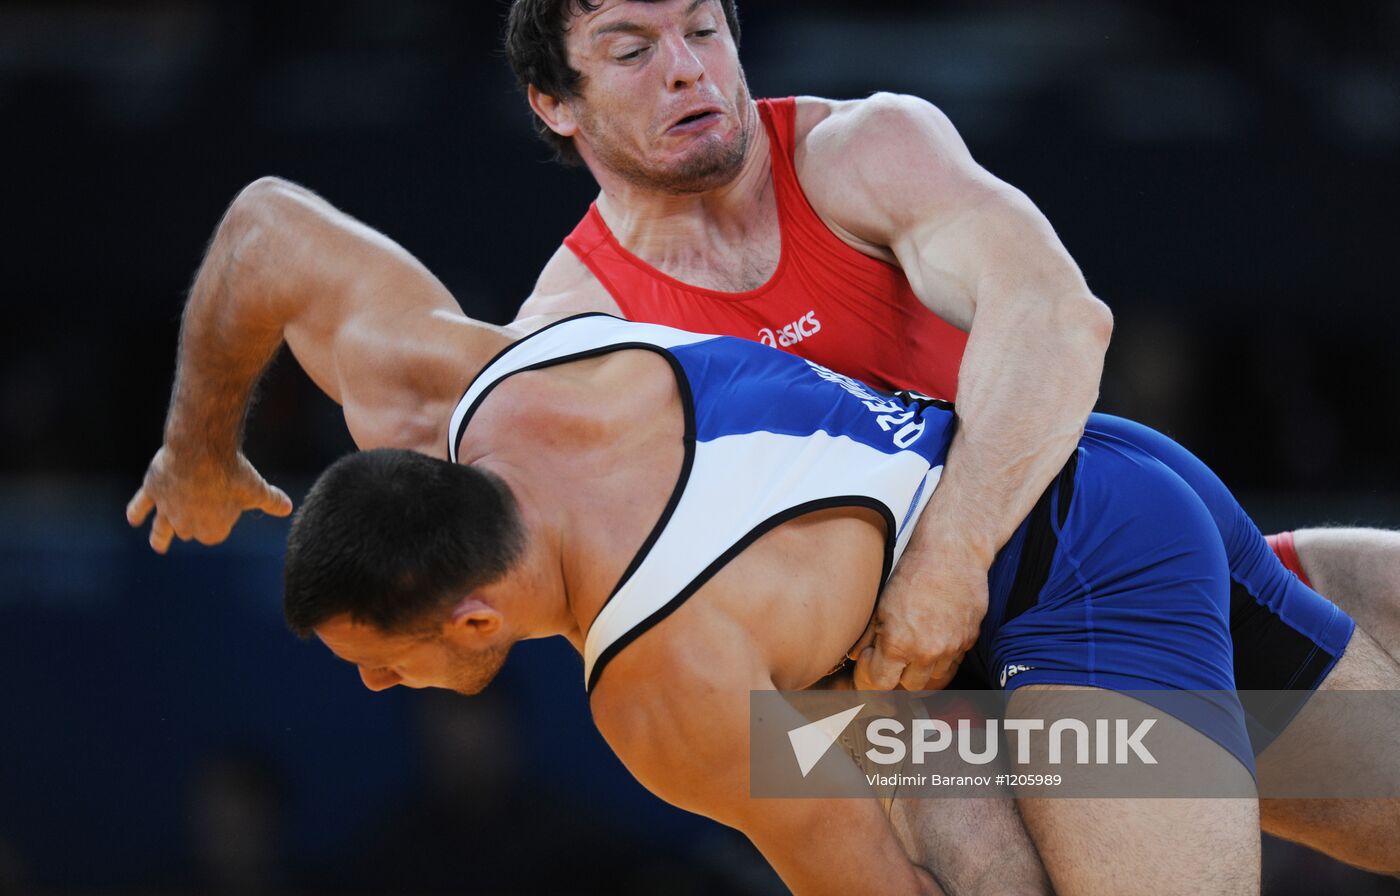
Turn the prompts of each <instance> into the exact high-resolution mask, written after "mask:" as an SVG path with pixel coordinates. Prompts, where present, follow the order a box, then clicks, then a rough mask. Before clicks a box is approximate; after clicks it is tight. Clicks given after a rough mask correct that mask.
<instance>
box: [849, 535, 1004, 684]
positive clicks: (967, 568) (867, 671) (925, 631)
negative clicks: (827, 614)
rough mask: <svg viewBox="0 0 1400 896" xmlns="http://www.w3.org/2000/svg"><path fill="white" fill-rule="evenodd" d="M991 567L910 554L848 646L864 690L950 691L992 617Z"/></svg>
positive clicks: (969, 559) (951, 555)
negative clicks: (989, 607)
mask: <svg viewBox="0 0 1400 896" xmlns="http://www.w3.org/2000/svg"><path fill="white" fill-rule="evenodd" d="M987 568H988V564H986V563H984V562H982V561H981V560H980V559H979V558H977V557H976V556H970V555H964V554H962V553H961V552H958V551H944V550H929V551H922V552H920V553H918V554H911V553H909V552H906V553H905V554H904V556H903V557H902V558H901V559H900V562H899V564H898V565H896V567H895V569H894V572H893V573H892V574H891V576H890V579H889V582H888V583H887V584H886V585H885V589H884V591H882V592H881V594H880V599H879V601H878V602H877V604H876V607H875V614H874V617H873V618H872V619H871V621H870V625H869V626H867V627H866V630H865V634H864V635H862V636H861V639H860V640H859V641H858V642H856V645H855V646H854V647H853V648H851V652H850V656H851V658H852V659H854V660H855V661H856V669H855V684H856V687H857V688H859V689H861V690H879V691H887V690H891V689H893V688H895V687H898V686H901V685H902V686H903V687H904V688H905V689H906V690H911V691H920V690H936V689H939V688H943V687H946V686H947V684H948V682H949V681H951V680H952V678H953V674H954V673H955V672H956V671H957V669H958V665H959V664H960V663H961V662H962V658H963V655H964V654H966V653H967V651H968V650H970V649H971V648H972V645H973V644H974V643H975V642H976V641H977V636H978V633H979V630H980V628H981V625H982V618H983V617H984V616H985V615H986V613H987V600H988V592H987Z"/></svg>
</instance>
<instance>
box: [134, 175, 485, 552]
mask: <svg viewBox="0 0 1400 896" xmlns="http://www.w3.org/2000/svg"><path fill="white" fill-rule="evenodd" d="M436 315H449V316H452V317H453V318H455V319H457V320H459V321H464V320H465V319H464V318H462V315H461V311H460V309H459V308H458V306H457V304H456V302H455V301H454V300H453V299H452V296H451V295H450V294H449V293H448V292H447V290H446V289H445V288H444V287H443V286H442V284H441V283H439V282H438V281H437V280H436V279H435V278H434V277H433V276H432V274H430V273H429V272H428V271H427V269H426V268H424V267H423V266H422V265H421V264H419V263H418V262H417V261H416V260H415V259H413V258H412V256H410V255H409V254H408V253H407V252H405V251H404V250H403V249H402V248H401V247H399V246H398V245H396V244H395V243H393V242H392V241H391V240H389V239H388V238H386V237H384V236H382V235H381V234H379V233H376V232H375V231H373V230H371V229H370V228H368V227H366V226H364V225H363V224H360V223H359V222H358V221H355V220H354V219H352V218H350V217H349V216H347V215H345V214H343V213H341V212H339V211H337V210H336V209H335V208H333V207H332V206H331V205H330V204H329V203H327V202H325V201H324V200H322V199H320V198H319V197H318V196H316V195H314V194H313V193H311V192H309V191H307V190H304V189H302V188H300V187H298V186H296V185H294V184H290V183H288V182H286V181H282V180H278V179H276V178H263V179H261V180H258V181H255V182H254V183H252V184H251V185H249V186H248V187H246V188H245V189H244V190H243V191H242V192H241V193H240V194H239V195H238V197H237V198H236V199H234V201H233V203H232V204H231V205H230V206H229V209H228V211H227V212H226V213H225V214H224V217H223V220H222V221H221V222H220V224H219V227H218V229H217V230H216V231H215V233H214V237H213V240H212V241H211V242H210V245H209V249H208V252H207V253H206V255H205V258H204V262H203V263H202V264H201V265H200V268H199V271H198V273H197V274H196V276H195V280H194V284H193V286H192V287H191V289H190V295H189V299H188V301H187V302H186V305H185V313H184V319H183V323H182V325H181V331H180V346H179V351H178V357H177V364H176V374H175V384H174V388H173V389H172V392H171V399H170V408H169V411H168V412H167V415H166V422H165V437H164V444H163V445H162V447H161V449H160V450H159V451H158V452H157V453H156V455H155V457H154V459H152V461H151V464H150V467H149V469H148V470H147V472H146V477H145V481H144V482H143V484H142V486H141V488H140V489H139V490H138V491H137V492H136V495H135V496H134V497H133V498H132V499H131V502H130V504H129V505H128V507H127V519H128V521H129V522H130V523H131V524H132V525H133V526H139V525H141V524H142V523H143V522H144V521H145V520H146V519H147V518H148V517H149V516H150V515H151V513H152V511H154V513H155V520H154V522H153V524H152V527H151V535H150V542H151V547H152V548H154V549H155V550H156V551H157V552H159V553H164V552H165V551H166V550H167V549H168V548H169V546H170V542H171V540H172V538H175V537H178V538H181V539H184V540H188V539H195V540H198V541H200V542H202V543H204V544H215V543H217V542H220V541H222V540H223V539H224V538H226V537H227V536H228V533H229V531H230V530H231V529H232V527H233V525H234V523H235V522H236V521H237V519H238V517H239V515H240V514H242V513H243V511H245V510H253V509H257V510H263V511H265V512H268V513H272V514H276V515H279V516H282V515H286V514H287V513H290V512H291V502H290V501H289V500H288V498H287V496H286V495H285V494H284V493H283V492H282V491H281V490H279V489H277V488H274V487H273V486H271V485H269V484H268V483H267V482H266V481H265V480H264V479H263V478H262V477H261V476H260V475H259V474H258V473H257V471H256V470H254V469H253V467H252V465H251V464H250V463H249V462H248V460H247V459H246V458H245V457H244V456H243V454H242V451H241V447H242V442H243V427H244V423H245V419H246V417H247V411H248V405H249V400H250V398H251V396H252V394H253V389H254V387H255V385H256V383H257V381H258V379H259V378H260V377H261V375H262V372H263V370H264V369H265V368H266V367H267V365H268V363H269V362H270V361H271V360H272V358H273V356H274V355H275V354H276V353H277V350H278V348H279V347H280V346H281V345H282V343H283V341H286V342H287V343H288V344H289V345H290V347H291V349H292V351H293V353H294V354H295V356H296V358H297V360H298V362H300V364H301V366H302V367H303V368H305V370H306V372H307V373H308V374H309V375H310V376H311V379H312V380H313V381H315V383H316V384H317V385H318V386H319V387H320V388H321V389H322V390H323V391H325V392H326V394H328V395H329V396H330V397H331V398H333V399H335V400H336V401H337V402H339V403H340V404H342V405H343V406H344V407H345V412H346V420H347V423H348V424H349V426H350V429H351V432H352V434H353V435H354V436H355V437H356V440H357V442H360V443H361V444H362V445H364V444H365V443H367V442H368V443H375V444H405V443H406V444H407V445H408V446H409V447H416V446H417V444H419V443H423V442H425V440H426V436H425V435H424V432H423V431H420V430H423V429H426V427H427V426H428V415H430V414H431V413H432V412H434V411H435V410H436V409H435V408H432V407H429V406H425V402H424V401H423V399H424V398H429V397H432V396H428V395H424V394H422V393H423V392H424V388H423V384H422V382H421V381H420V379H421V377H423V376H426V375H429V374H430V373H431V368H432V365H433V363H434V362H436V363H438V364H441V363H442V362H443V361H444V360H445V358H443V357H441V355H443V354H445V353H444V352H441V351H439V352H438V353H437V355H436V356H435V354H434V351H433V348H434V343H433V341H432V340H431V339H427V338H425V337H426V332H427V331H428V330H429V329H430V328H431V327H432V326H433V317H434V316H436ZM439 326H440V325H439ZM410 360H414V361H425V362H426V364H425V365H424V366H425V367H426V369H425V370H414V369H410V365H409V363H407V362H408V361H410ZM396 399H407V400H396ZM415 399H416V400H415ZM400 409H401V410H400ZM415 414H417V415H419V416H414V415H415ZM436 431H437V430H436V428H434V429H433V432H434V433H435V432H436Z"/></svg>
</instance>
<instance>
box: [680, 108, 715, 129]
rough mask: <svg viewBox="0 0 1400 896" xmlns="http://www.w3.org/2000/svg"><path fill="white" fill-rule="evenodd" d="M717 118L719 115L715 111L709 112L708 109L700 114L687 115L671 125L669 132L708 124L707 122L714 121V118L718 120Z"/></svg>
mask: <svg viewBox="0 0 1400 896" xmlns="http://www.w3.org/2000/svg"><path fill="white" fill-rule="evenodd" d="M718 117H719V113H718V112H715V111H713V110H710V109H706V110H704V111H701V112H696V113H694V114H692V115H687V116H686V117H684V118H682V119H680V120H679V121H677V122H676V123H675V124H673V125H671V130H673V131H674V130H677V129H680V128H689V127H692V126H694V125H699V124H704V123H706V122H709V121H712V120H714V119H715V118H718Z"/></svg>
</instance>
